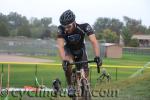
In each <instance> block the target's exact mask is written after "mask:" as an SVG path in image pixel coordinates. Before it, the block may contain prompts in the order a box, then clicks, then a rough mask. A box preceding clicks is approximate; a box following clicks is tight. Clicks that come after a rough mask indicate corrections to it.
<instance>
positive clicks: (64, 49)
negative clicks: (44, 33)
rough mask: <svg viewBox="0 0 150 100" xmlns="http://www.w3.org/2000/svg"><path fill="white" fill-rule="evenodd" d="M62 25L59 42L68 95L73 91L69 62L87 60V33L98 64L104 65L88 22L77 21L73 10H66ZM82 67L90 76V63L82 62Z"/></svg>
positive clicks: (59, 27)
mask: <svg viewBox="0 0 150 100" xmlns="http://www.w3.org/2000/svg"><path fill="white" fill-rule="evenodd" d="M59 20H60V24H61V25H60V26H58V35H57V44H58V51H59V55H60V58H61V59H62V67H63V69H64V71H65V76H66V79H67V84H68V95H71V94H72V92H73V89H72V84H71V73H72V70H71V66H70V65H69V62H71V61H74V62H77V61H87V60H88V59H87V54H86V48H85V43H84V37H85V35H87V36H88V37H89V40H90V42H91V44H92V46H93V49H94V53H95V58H94V61H95V62H96V63H97V65H99V66H101V65H102V60H101V59H100V49H99V44H98V41H97V39H96V36H95V34H94V32H93V29H92V27H91V26H90V25H89V24H88V23H84V24H78V23H76V21H75V15H74V13H73V12H72V11H71V10H66V11H65V12H63V13H62V15H61V16H60V19H59ZM81 67H82V68H83V69H84V71H85V74H86V75H85V76H86V77H88V73H89V69H88V64H82V65H81Z"/></svg>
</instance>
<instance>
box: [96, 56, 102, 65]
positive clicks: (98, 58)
mask: <svg viewBox="0 0 150 100" xmlns="http://www.w3.org/2000/svg"><path fill="white" fill-rule="evenodd" d="M94 61H95V62H96V64H97V65H98V66H102V59H101V58H100V57H97V56H96V57H95V58H94Z"/></svg>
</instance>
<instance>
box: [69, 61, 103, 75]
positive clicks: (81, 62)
mask: <svg viewBox="0 0 150 100" xmlns="http://www.w3.org/2000/svg"><path fill="white" fill-rule="evenodd" d="M94 62H95V61H94V60H88V61H79V62H72V63H70V65H75V64H83V63H94ZM95 63H96V62H95ZM97 72H98V73H100V66H98V65H97Z"/></svg>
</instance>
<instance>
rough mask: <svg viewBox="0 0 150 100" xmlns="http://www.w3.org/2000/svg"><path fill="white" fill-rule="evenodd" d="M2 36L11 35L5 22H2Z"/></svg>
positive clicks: (0, 28) (0, 29) (0, 34)
mask: <svg viewBox="0 0 150 100" xmlns="http://www.w3.org/2000/svg"><path fill="white" fill-rule="evenodd" d="M0 36H9V30H8V27H7V25H6V23H4V22H0Z"/></svg>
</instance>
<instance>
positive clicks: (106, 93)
mask: <svg viewBox="0 0 150 100" xmlns="http://www.w3.org/2000/svg"><path fill="white" fill-rule="evenodd" d="M8 94H9V96H11V97H17V98H20V100H21V98H22V97H23V96H25V95H26V96H28V97H42V98H43V97H57V96H59V97H68V92H67V91H66V90H61V91H59V92H58V93H56V92H55V91H47V90H46V89H41V90H38V89H37V90H36V91H28V90H27V91H21V90H18V91H15V90H14V91H13V90H12V91H9V92H8V90H7V89H3V90H2V91H1V92H0V97H7V96H8ZM90 95H91V96H92V97H102V98H104V97H118V96H119V89H102V88H101V89H99V90H91V91H90ZM74 96H76V97H78V96H79V95H76V94H75V95H74Z"/></svg>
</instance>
